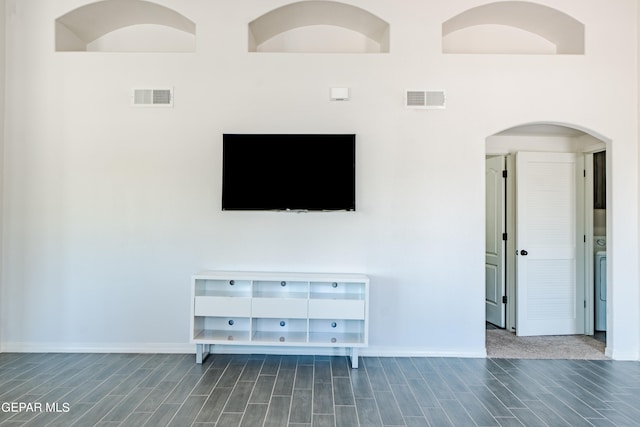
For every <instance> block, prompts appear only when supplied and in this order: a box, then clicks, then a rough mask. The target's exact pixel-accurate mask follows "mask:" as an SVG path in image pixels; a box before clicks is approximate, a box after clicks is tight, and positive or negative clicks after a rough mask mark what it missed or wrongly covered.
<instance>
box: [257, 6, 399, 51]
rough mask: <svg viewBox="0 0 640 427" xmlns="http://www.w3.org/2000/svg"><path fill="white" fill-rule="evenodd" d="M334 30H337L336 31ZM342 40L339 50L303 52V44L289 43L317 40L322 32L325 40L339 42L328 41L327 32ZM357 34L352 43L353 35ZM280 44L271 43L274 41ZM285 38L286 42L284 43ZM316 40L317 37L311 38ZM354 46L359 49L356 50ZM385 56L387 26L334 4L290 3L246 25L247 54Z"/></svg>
mask: <svg viewBox="0 0 640 427" xmlns="http://www.w3.org/2000/svg"><path fill="white" fill-rule="evenodd" d="M336 27H339V28H337V29H336ZM332 28H333V29H334V30H337V31H339V32H340V34H342V35H343V36H344V35H346V34H347V33H351V35H350V36H349V37H346V38H344V37H342V46H339V44H338V42H336V43H335V44H334V45H331V44H329V45H327V46H325V47H324V49H323V50H322V48H318V47H311V48H307V50H305V47H304V46H305V40H291V39H294V38H296V37H298V38H305V37H310V36H312V35H316V36H317V32H318V31H324V34H326V35H327V40H331V39H334V40H339V39H341V37H335V38H333V37H331V34H330V32H331V29H332ZM354 33H355V34H358V35H359V36H360V40H356V38H355V37H353V34H354ZM277 38H280V40H276V41H274V39H277ZM287 38H289V39H290V40H287ZM315 38H316V40H317V37H315ZM345 40H351V41H353V43H352V47H351V48H348V47H347V48H346V49H345V48H344V41H345ZM358 45H359V46H360V47H358ZM290 47H291V48H290ZM321 50H322V51H326V52H344V51H352V52H361V53H366V52H376V53H386V52H389V23H387V22H386V21H384V20H382V19H380V18H378V17H377V16H375V15H373V14H372V13H370V12H368V11H366V10H364V9H361V8H358V7H355V6H351V5H348V4H344V3H339V2H334V1H300V2H297V3H291V4H288V5H285V6H282V7H279V8H277V9H274V10H272V11H270V12H267V13H265V14H264V15H262V16H260V17H258V18H257V19H255V20H253V21H252V22H250V23H249V52H292V51H296V52H303V51H310V52H318V51H321Z"/></svg>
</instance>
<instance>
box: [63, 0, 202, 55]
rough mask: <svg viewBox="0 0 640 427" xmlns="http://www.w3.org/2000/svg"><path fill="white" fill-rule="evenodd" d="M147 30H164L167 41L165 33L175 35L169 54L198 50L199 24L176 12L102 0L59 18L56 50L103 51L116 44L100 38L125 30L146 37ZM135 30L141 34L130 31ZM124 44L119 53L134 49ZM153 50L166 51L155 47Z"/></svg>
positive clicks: (137, 0) (127, 0) (133, 1)
mask: <svg viewBox="0 0 640 427" xmlns="http://www.w3.org/2000/svg"><path fill="white" fill-rule="evenodd" d="M145 27H146V28H152V27H162V28H163V32H164V33H165V39H166V40H169V39H170V38H171V37H166V34H169V33H173V34H175V37H174V39H175V40H174V41H173V43H168V44H167V49H166V50H167V51H176V50H177V51H194V50H195V35H196V24H195V23H194V22H193V21H191V20H190V19H188V18H186V17H185V16H184V15H181V14H180V13H178V12H176V11H175V10H173V9H169V8H167V7H164V6H161V5H159V4H155V3H151V2H148V1H143V0H103V1H98V2H95V3H91V4H88V5H85V6H81V7H79V8H77V9H74V10H72V11H71V12H69V13H67V14H65V15H63V16H61V17H59V18H58V19H56V51H58V52H65V51H67V52H68V51H87V50H91V47H92V46H93V47H94V48H95V49H94V50H100V46H113V43H111V44H110V43H99V42H96V41H99V39H101V38H103V37H105V36H107V38H108V36H109V35H110V34H111V33H114V32H117V31H119V30H122V29H126V31H128V32H129V34H130V35H131V36H133V35H134V34H138V35H139V37H144V28H145ZM132 28H134V29H136V28H138V29H140V30H141V31H138V32H136V31H131V29H132ZM147 36H148V34H147ZM152 36H153V34H152ZM147 39H148V37H147ZM131 40H132V43H133V44H135V43H136V42H135V40H134V39H131ZM123 43H124V45H123V48H122V49H116V50H123V51H129V50H133V49H131V48H129V47H127V46H126V41H124V42H123ZM96 46H97V48H96ZM152 50H155V51H157V50H163V49H162V47H161V46H160V47H158V46H156V47H155V48H154V49H152Z"/></svg>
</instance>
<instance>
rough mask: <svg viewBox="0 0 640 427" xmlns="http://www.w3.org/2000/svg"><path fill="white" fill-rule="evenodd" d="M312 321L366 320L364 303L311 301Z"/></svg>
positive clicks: (352, 301)
mask: <svg viewBox="0 0 640 427" xmlns="http://www.w3.org/2000/svg"><path fill="white" fill-rule="evenodd" d="M309 318H310V319H364V301H359V300H332V299H316V300H313V299H312V300H309Z"/></svg>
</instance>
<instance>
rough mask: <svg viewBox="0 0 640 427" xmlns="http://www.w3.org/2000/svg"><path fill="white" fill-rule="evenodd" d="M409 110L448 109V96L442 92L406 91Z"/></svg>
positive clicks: (406, 103) (406, 102)
mask: <svg viewBox="0 0 640 427" xmlns="http://www.w3.org/2000/svg"><path fill="white" fill-rule="evenodd" d="M405 106H406V107H407V108H420V109H434V108H435V109H442V108H445V107H446V96H445V93H444V91H441V90H406V91H405Z"/></svg>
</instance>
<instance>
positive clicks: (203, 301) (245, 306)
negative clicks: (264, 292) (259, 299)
mask: <svg viewBox="0 0 640 427" xmlns="http://www.w3.org/2000/svg"><path fill="white" fill-rule="evenodd" d="M194 314H195V315H196V316H217V317H220V316H242V317H249V316H250V315H251V298H237V297H196V298H195V306H194Z"/></svg>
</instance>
